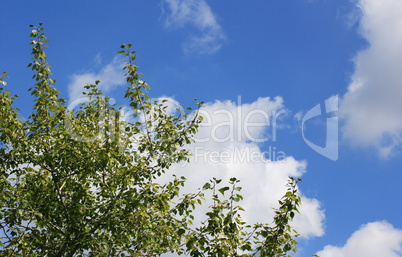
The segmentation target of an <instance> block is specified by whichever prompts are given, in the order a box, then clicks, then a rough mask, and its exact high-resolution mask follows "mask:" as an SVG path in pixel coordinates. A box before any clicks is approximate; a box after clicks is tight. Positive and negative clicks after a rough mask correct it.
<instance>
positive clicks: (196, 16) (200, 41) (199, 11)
mask: <svg viewBox="0 0 402 257" xmlns="http://www.w3.org/2000/svg"><path fill="white" fill-rule="evenodd" d="M164 3H165V4H166V6H167V8H166V9H167V17H166V20H165V27H166V28H182V27H184V26H185V25H187V24H191V25H193V26H194V27H195V28H196V29H197V30H198V31H199V33H198V34H197V35H191V36H189V38H188V39H187V40H186V41H185V42H184V43H183V51H184V52H186V53H189V52H196V53H200V54H213V53H216V52H217V51H219V50H220V49H221V47H222V44H223V42H224V41H225V38H226V37H225V34H224V32H223V30H222V27H221V26H220V25H219V23H218V21H217V19H216V17H215V15H214V14H213V13H212V11H211V8H210V6H209V5H208V4H207V3H206V2H205V0H164Z"/></svg>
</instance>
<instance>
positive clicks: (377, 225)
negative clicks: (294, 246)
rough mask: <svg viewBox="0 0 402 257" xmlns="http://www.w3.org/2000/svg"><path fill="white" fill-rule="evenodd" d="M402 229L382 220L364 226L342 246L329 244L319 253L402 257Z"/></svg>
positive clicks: (326, 255)
mask: <svg viewBox="0 0 402 257" xmlns="http://www.w3.org/2000/svg"><path fill="white" fill-rule="evenodd" d="M401 253H402V230H399V229H396V228H394V227H393V226H392V225H391V224H389V223H387V222H385V221H380V222H372V223H368V224H366V225H364V226H362V227H361V228H360V229H359V230H358V231H356V232H355V233H353V235H352V236H351V237H350V238H349V239H348V241H347V242H346V244H345V245H344V246H342V247H337V246H332V245H327V246H325V247H324V249H323V250H321V251H320V252H318V253H317V255H318V256H321V257H356V256H364V257H378V256H386V257H400V256H402V255H401Z"/></svg>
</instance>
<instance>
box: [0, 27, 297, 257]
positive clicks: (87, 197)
mask: <svg viewBox="0 0 402 257" xmlns="http://www.w3.org/2000/svg"><path fill="white" fill-rule="evenodd" d="M31 27H32V32H31V35H30V36H31V37H32V41H31V43H30V44H31V46H32V62H31V63H30V64H29V65H28V67H30V68H31V69H32V70H33V71H34V75H33V79H34V81H35V86H33V87H32V88H30V89H29V91H30V92H31V95H32V96H33V97H34V99H35V100H34V101H35V102H34V106H33V112H32V114H31V116H30V117H29V118H28V119H26V120H22V119H20V117H19V110H18V109H16V108H14V107H13V101H14V100H15V97H16V96H11V95H10V93H9V91H7V90H5V89H4V87H0V256H160V255H161V254H163V253H168V252H176V253H178V254H186V255H189V256H257V255H259V256H272V257H273V256H288V255H287V254H288V253H289V252H292V251H295V246H296V241H295V240H294V237H295V236H297V233H296V232H295V231H294V230H293V229H292V228H291V226H290V225H289V222H290V221H291V220H292V219H293V217H294V215H295V213H296V212H298V210H297V208H298V206H299V204H300V197H299V195H298V193H297V189H296V183H297V181H296V180H294V179H292V178H290V179H289V184H288V191H287V193H286V194H285V195H284V196H283V198H282V199H281V200H280V201H279V204H280V207H279V208H278V209H277V210H275V218H274V221H273V224H271V225H269V224H254V225H247V224H246V223H245V222H244V221H243V220H242V218H241V212H242V211H243V209H242V208H241V207H240V206H239V205H238V203H239V202H240V201H241V200H242V195H241V194H240V192H239V191H240V189H241V188H240V187H239V186H238V183H239V181H238V180H237V179H236V178H232V179H231V180H230V181H229V186H221V184H220V183H221V180H219V179H215V178H214V179H212V180H211V181H210V182H208V183H206V184H205V186H204V187H203V188H201V189H199V190H197V192H195V193H191V194H181V193H180V188H182V187H183V185H184V183H185V178H184V177H181V178H177V177H173V179H172V181H170V182H167V183H166V184H159V183H157V182H156V181H157V179H158V178H159V177H160V176H161V175H162V174H164V173H166V172H167V171H168V170H169V168H170V167H171V165H172V164H175V163H179V162H182V161H189V156H190V153H189V151H188V150H186V149H185V148H184V147H183V146H185V145H186V144H190V143H191V142H192V141H193V140H192V136H193V135H194V134H195V133H196V132H197V128H198V126H199V123H200V122H201V117H199V115H198V110H199V108H200V107H201V105H202V103H197V106H198V107H197V109H196V110H194V111H193V110H191V109H186V111H183V110H178V111H177V113H176V114H169V113H168V112H167V111H166V108H167V106H166V104H165V103H163V102H162V103H161V102H157V101H152V100H150V98H149V96H148V92H147V90H148V89H149V86H148V84H147V83H146V82H145V81H144V80H143V79H142V78H141V74H140V73H138V67H137V66H136V65H135V63H134V61H135V59H136V55H135V52H134V51H131V44H127V45H122V46H121V50H120V51H119V53H120V54H122V55H124V56H125V59H126V61H125V66H124V70H125V71H126V75H125V77H126V81H127V84H128V86H127V89H126V93H125V98H126V99H128V100H129V102H130V107H131V109H132V113H133V115H132V116H133V117H132V118H133V119H132V120H134V122H132V123H130V122H126V121H124V120H123V119H121V117H120V111H119V108H117V107H116V106H115V105H113V104H111V102H110V99H109V98H108V97H104V96H102V92H101V91H100V90H99V87H98V84H99V81H96V82H95V83H94V84H88V85H86V86H85V88H86V89H87V93H85V94H86V96H87V97H88V101H87V102H86V103H83V104H81V105H80V106H79V108H76V109H74V110H69V109H68V108H67V106H66V101H65V100H64V99H63V98H61V97H60V93H59V91H58V90H57V89H56V88H55V87H54V86H53V85H54V83H55V81H54V80H53V79H52V78H51V76H52V73H51V71H50V66H49V64H48V63H47V61H46V54H45V51H44V49H45V47H46V43H47V42H48V40H47V39H46V37H45V34H44V32H43V30H44V29H43V27H42V24H40V25H39V27H35V26H31ZM6 76H7V74H6V73H3V75H2V76H1V77H0V85H2V86H6V82H5V81H4V80H5V78H6ZM206 192H210V193H211V194H212V202H213V204H212V205H211V206H210V207H209V211H208V212H207V213H206V217H207V219H206V220H205V221H204V222H201V223H200V225H199V226H197V225H196V224H193V222H194V216H193V212H194V210H195V209H196V207H197V206H199V205H200V204H202V203H203V202H204V200H205V196H206V195H208V194H206ZM194 223H196V222H194Z"/></svg>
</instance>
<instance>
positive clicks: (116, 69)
mask: <svg viewBox="0 0 402 257" xmlns="http://www.w3.org/2000/svg"><path fill="white" fill-rule="evenodd" d="M99 60H100V57H99V56H97V57H96V58H95V61H99ZM122 68H123V61H122V60H121V58H119V57H115V58H114V59H113V60H112V61H111V62H110V63H109V64H107V65H105V66H104V67H103V68H101V69H100V70H99V71H98V72H84V73H80V74H74V75H72V76H71V82H70V84H69V85H68V94H69V99H70V102H71V101H74V100H76V99H78V98H80V97H82V92H83V91H85V89H84V86H85V85H86V84H94V83H95V81H96V80H100V84H99V89H101V90H102V91H103V92H104V93H106V92H108V91H111V90H112V89H114V88H115V87H116V86H119V85H123V84H124V83H125V78H124V72H123V71H122Z"/></svg>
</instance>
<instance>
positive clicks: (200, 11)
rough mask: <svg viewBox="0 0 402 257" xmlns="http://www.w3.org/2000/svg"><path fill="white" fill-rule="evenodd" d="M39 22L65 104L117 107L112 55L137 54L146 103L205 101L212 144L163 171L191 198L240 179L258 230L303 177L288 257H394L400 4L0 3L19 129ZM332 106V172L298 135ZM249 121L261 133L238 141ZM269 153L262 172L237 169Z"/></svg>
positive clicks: (399, 190)
mask: <svg viewBox="0 0 402 257" xmlns="http://www.w3.org/2000/svg"><path fill="white" fill-rule="evenodd" d="M39 22H43V23H44V26H45V32H46V34H47V37H48V38H49V40H50V44H49V45H50V47H49V48H47V54H48V61H49V63H50V65H51V66H52V71H53V73H54V78H55V79H56V80H57V83H56V87H57V88H58V89H59V90H60V91H61V92H62V96H63V97H64V98H66V99H68V100H69V102H70V103H72V102H73V101H74V100H76V99H77V98H79V92H81V90H82V88H83V85H84V84H85V83H93V82H94V80H96V79H100V80H101V81H102V84H101V86H102V88H103V89H104V92H105V94H107V95H110V96H112V97H114V98H115V99H116V102H117V104H119V105H121V106H124V105H125V104H126V102H125V101H124V100H123V99H122V95H123V94H124V93H123V92H124V89H125V87H124V85H123V84H124V83H123V81H122V80H121V77H119V75H120V74H121V72H120V71H119V68H120V63H121V62H119V60H120V59H119V57H117V54H116V53H117V51H119V47H120V45H121V44H122V43H133V48H134V49H135V50H136V51H137V57H138V58H137V64H138V66H139V67H140V71H141V72H142V73H144V74H145V75H144V79H145V80H146V81H147V82H148V83H149V84H150V85H151V88H152V90H151V96H152V97H154V98H158V97H165V98H167V99H168V100H169V102H170V103H171V104H172V105H175V104H179V103H180V104H181V105H183V106H191V105H193V104H194V101H193V98H198V99H199V100H201V101H204V102H206V106H205V108H204V111H205V112H204V114H205V115H210V117H209V118H210V121H211V122H210V124H204V127H203V128H201V129H200V132H199V135H198V136H197V137H198V139H205V138H208V139H209V140H208V141H207V142H201V141H202V140H200V141H199V142H197V143H196V144H195V145H194V146H191V149H192V151H193V153H194V157H193V163H192V164H190V165H188V166H185V167H175V168H173V169H172V171H171V172H174V173H178V174H185V175H186V176H187V177H189V184H188V188H189V190H190V189H191V188H194V189H195V188H196V187H197V186H199V185H198V184H197V183H201V182H205V181H207V180H208V178H210V177H212V176H217V177H219V176H220V177H223V178H226V177H230V176H237V177H239V178H240V179H241V180H242V181H243V183H244V195H245V198H246V199H245V203H244V204H245V206H246V209H247V214H246V219H247V220H249V221H251V222H252V221H264V220H269V218H270V214H269V212H270V208H271V207H274V206H275V199H277V198H278V196H280V195H281V194H282V193H283V190H284V184H285V183H286V177H287V176H288V175H294V176H300V177H301V178H302V179H303V182H302V183H301V184H300V190H301V193H302V195H303V199H304V203H305V204H304V205H303V206H304V207H303V208H304V209H303V210H302V214H301V216H300V217H299V218H298V219H296V221H295V226H296V228H299V231H300V232H301V234H302V239H300V246H299V253H298V255H297V256H311V254H313V253H317V252H319V253H320V255H321V256H322V257H329V256H331V257H341V256H342V257H356V256H364V257H367V256H368V257H370V256H373V257H374V256H385V257H393V256H402V251H401V250H402V248H401V247H402V219H401V214H400V213H401V212H402V202H401V201H400V199H401V197H402V187H400V182H401V180H402V173H401V164H402V155H401V144H402V116H401V114H400V111H401V110H402V101H400V98H401V97H402V75H401V74H402V70H401V69H402V68H401V67H402V25H401V24H402V2H401V1H400V0H382V1H378V0H353V1H352V0H336V1H335V0H283V1H279V0H272V1H247V2H246V1H240V0H232V1H230V2H229V1H217V0H215V1H213V0H198V1H196V0H187V1H179V0H158V1H135V0H119V1H113V2H112V1H92V0H87V1H49V0H43V1H39V2H38V1H4V2H3V3H2V15H1V16H0V24H1V25H0V35H1V39H0V56H1V59H0V69H1V71H3V70H7V72H8V75H9V78H8V79H7V82H8V85H7V89H8V90H10V91H11V92H12V93H15V94H18V95H19V96H20V98H19V99H18V100H17V101H16V105H17V106H18V107H19V108H21V114H22V116H23V117H27V116H29V112H30V110H31V106H32V105H33V101H32V98H31V97H30V96H29V93H28V92H27V89H28V88H30V87H32V86H33V81H32V80H31V77H32V72H31V71H30V70H29V69H28V68H26V65H27V64H28V63H29V57H30V56H29V55H30V48H29V45H28V43H29V40H30V39H29V37H28V36H29V32H30V28H29V27H28V25H29V24H38V23H39ZM336 95H337V96H338V99H339V102H338V104H337V105H336V106H339V111H338V112H337V114H336V115H337V116H336V117H337V121H338V122H339V123H338V126H337V128H339V131H338V133H339V139H338V140H336V142H334V138H330V140H332V141H331V142H327V143H328V144H331V143H336V144H334V145H333V146H337V151H336V152H337V153H338V156H337V158H335V159H336V160H335V161H334V160H330V159H329V158H327V157H328V156H327V157H326V156H323V155H322V153H318V152H316V151H314V150H313V149H312V148H310V146H309V145H307V144H306V142H305V140H304V138H303V134H302V131H303V132H304V136H305V139H307V140H309V141H311V142H313V143H314V144H316V145H318V146H320V147H324V146H325V142H326V127H327V125H326V118H325V117H324V116H316V117H314V118H312V119H309V120H306V122H305V124H304V126H303V128H302V126H301V124H302V120H303V117H306V116H305V115H306V113H308V111H309V110H311V109H312V108H313V107H314V106H316V105H317V104H320V108H321V109H320V110H321V111H322V113H325V108H324V103H325V100H327V99H329V98H330V97H333V96H336ZM334 106H335V105H334ZM240 111H241V112H242V113H243V114H242V115H243V116H242V115H240V116H239V115H238V113H239V112H240ZM264 113H265V114H268V115H269V117H270V119H269V121H270V122H268V120H264V116H263V114H264ZM247 114H249V116H248V118H250V117H251V119H250V120H249V121H252V122H255V123H259V124H263V123H264V122H265V125H266V126H265V127H262V126H257V127H255V128H250V130H248V129H249V127H247V126H246V127H245V125H244V124H245V122H246V120H247V118H246V117H247ZM274 114H279V115H278V119H277V125H273V123H272V117H273V116H274ZM232 118H233V119H232ZM273 131H275V136H276V137H275V138H274V136H273V133H274V132H273ZM251 138H253V139H268V140H266V141H264V142H256V140H254V141H253V140H250V139H251ZM204 141H205V140H204ZM257 141H258V140H257ZM333 149H335V148H333ZM269 151H271V152H270V155H271V156H270V157H271V159H272V160H271V162H262V161H261V160H259V159H258V158H254V159H252V158H248V159H247V158H246V159H243V160H239V158H237V157H239V156H238V155H239V154H240V155H241V154H243V153H246V154H247V155H252V154H253V153H255V154H256V155H255V156H258V154H262V155H264V157H269V156H268V155H269V154H268V153H269ZM334 151H335V150H334ZM212 152H213V153H217V154H218V155H217V156H218V157H211V153H212ZM223 152H225V154H226V153H227V154H228V155H229V156H230V157H229V159H228V160H227V159H226V157H224V158H223V159H222V158H221V157H222V155H219V154H222V153H223ZM272 152H275V154H276V156H279V155H284V156H285V157H284V159H283V160H282V159H280V158H279V159H278V158H272V156H273V153H272ZM333 153H334V152H333ZM236 155H237V157H236ZM225 156H226V155H225ZM240 159H241V158H240ZM200 181H201V182H200Z"/></svg>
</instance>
